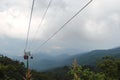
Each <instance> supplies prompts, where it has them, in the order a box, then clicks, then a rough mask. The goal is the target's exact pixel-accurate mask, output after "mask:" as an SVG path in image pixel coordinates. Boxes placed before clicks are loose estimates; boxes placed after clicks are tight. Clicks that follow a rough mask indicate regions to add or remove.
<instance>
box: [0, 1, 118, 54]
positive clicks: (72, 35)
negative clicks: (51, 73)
mask: <svg viewBox="0 0 120 80" xmlns="http://www.w3.org/2000/svg"><path fill="white" fill-rule="evenodd" d="M88 1H89V0H84V1H79V0H74V1H71V0H53V1H52V4H51V6H50V8H49V10H48V13H47V14H46V17H45V20H44V21H43V24H42V25H41V26H40V29H39V31H38V33H37V34H35V32H36V29H37V27H38V26H39V23H40V20H41V18H42V15H43V14H44V11H45V9H46V7H47V5H48V2H49V0H35V6H34V12H33V18H32V23H31V29H30V36H29V38H30V41H29V49H30V50H33V49H34V48H37V47H39V45H40V44H41V43H43V42H44V41H45V40H46V39H47V38H48V37H50V36H51V35H52V34H53V33H54V32H55V31H56V30H58V29H59V28H60V27H61V26H62V25H63V24H64V23H65V22H66V21H67V20H68V19H70V17H72V16H73V15H74V14H75V13H76V12H77V11H78V10H79V9H80V8H82V6H84V5H85V4H86V3H87V2H88ZM31 3H32V0H10V1H9V0H1V1H0V44H1V45H0V49H1V51H6V53H9V54H16V55H18V53H22V50H24V45H25V39H26V32H27V28H28V21H29V15H30V7H31ZM119 3H120V1H118V0H114V1H113V0H93V2H92V3H91V4H90V5H89V6H88V7H87V8H86V9H85V10H83V11H82V13H81V14H79V15H78V16H76V18H75V19H73V20H72V21H71V22H70V23H69V24H68V25H66V27H65V28H63V30H61V31H60V32H59V33H58V34H57V35H56V36H55V37H53V38H52V39H51V40H50V41H49V42H48V43H47V44H45V45H44V46H43V47H42V48H40V49H38V50H37V51H34V53H36V52H39V51H41V52H46V53H54V54H55V53H56V54H57V53H58V54H60V53H70V54H72V53H80V52H85V51H89V50H94V49H109V48H113V47H118V46H120V38H119V35H120V8H119V7H120V5H119ZM35 37H36V38H35ZM32 40H33V41H34V42H33V44H32V45H31V41H32ZM12 44H14V45H12Z"/></svg>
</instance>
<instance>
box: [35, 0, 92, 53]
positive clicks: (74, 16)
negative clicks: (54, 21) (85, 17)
mask: <svg viewBox="0 0 120 80" xmlns="http://www.w3.org/2000/svg"><path fill="white" fill-rule="evenodd" d="M92 1H93V0H90V1H89V2H88V3H87V4H86V5H85V6H83V7H82V8H81V9H80V10H79V11H78V12H77V13H76V14H75V15H73V16H72V17H71V18H70V19H69V20H68V21H67V22H65V23H64V24H63V25H62V26H61V27H60V28H59V29H58V30H57V31H56V32H55V33H54V34H53V35H52V36H50V37H49V38H48V39H47V40H46V41H44V42H43V43H42V44H41V45H40V46H39V47H38V48H36V49H35V50H34V51H36V50H38V49H39V48H41V47H42V46H43V45H45V44H46V43H47V42H48V41H49V40H50V39H52V38H53V37H54V36H55V35H56V34H57V33H58V32H59V31H61V30H62V29H63V28H64V27H65V26H66V25H67V24H68V23H69V22H70V21H72V19H74V18H75V17H76V16H77V15H78V14H79V13H80V12H81V11H82V10H84V9H85V8H86V7H87V6H88V5H89V4H90V3H91V2H92Z"/></svg>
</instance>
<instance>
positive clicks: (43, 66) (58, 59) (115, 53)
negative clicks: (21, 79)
mask: <svg viewBox="0 0 120 80" xmlns="http://www.w3.org/2000/svg"><path fill="white" fill-rule="evenodd" d="M104 56H112V57H116V58H120V47H118V48H113V49H108V50H93V51H90V52H86V53H83V54H81V53H78V54H76V55H67V54H63V55H58V56H51V55H48V54H45V53H38V54H35V55H34V59H32V60H30V68H31V69H35V70H38V71H45V70H50V69H54V68H57V67H63V66H71V65H72V62H73V60H74V59H75V58H76V59H77V61H78V63H79V65H95V64H96V62H97V61H98V60H100V59H101V58H102V57H104ZM18 59H20V60H22V61H24V62H25V60H23V59H21V58H18Z"/></svg>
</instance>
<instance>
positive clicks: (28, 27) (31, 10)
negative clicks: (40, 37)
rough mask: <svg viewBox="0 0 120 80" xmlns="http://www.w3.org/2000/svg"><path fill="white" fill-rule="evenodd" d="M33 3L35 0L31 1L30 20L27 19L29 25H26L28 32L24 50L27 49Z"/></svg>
mask: <svg viewBox="0 0 120 80" xmlns="http://www.w3.org/2000/svg"><path fill="white" fill-rule="evenodd" d="M34 2H35V0H33V1H32V8H31V12H30V19H29V25H28V31H27V38H26V44H25V50H26V49H27V47H28V41H29V32H30V27H31V20H32V14H33V7H34Z"/></svg>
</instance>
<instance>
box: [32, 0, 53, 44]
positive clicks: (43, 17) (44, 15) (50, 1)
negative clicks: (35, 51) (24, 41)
mask: <svg viewBox="0 0 120 80" xmlns="http://www.w3.org/2000/svg"><path fill="white" fill-rule="evenodd" d="M51 3H52V0H49V3H48V6H47V8H46V10H45V12H44V14H43V16H42V19H41V21H40V24H39V25H38V27H37V30H36V32H35V34H34V36H33V39H32V41H31V46H32V44H33V40H34V39H35V38H36V34H37V33H38V31H39V29H40V27H41V25H42V23H43V21H44V19H45V17H46V14H47V12H48V9H49V7H50V5H51Z"/></svg>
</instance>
